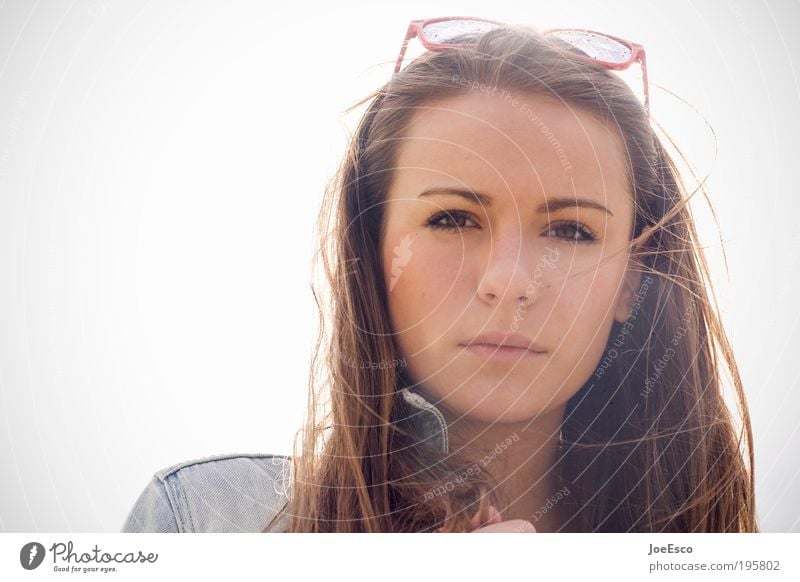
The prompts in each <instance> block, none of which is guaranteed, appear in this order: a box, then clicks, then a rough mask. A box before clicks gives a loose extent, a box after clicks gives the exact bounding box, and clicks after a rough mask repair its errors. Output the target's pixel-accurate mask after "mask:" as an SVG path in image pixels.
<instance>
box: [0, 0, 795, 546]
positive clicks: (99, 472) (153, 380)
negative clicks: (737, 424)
mask: <svg viewBox="0 0 800 582" xmlns="http://www.w3.org/2000/svg"><path fill="white" fill-rule="evenodd" d="M319 6H320V7H323V6H324V8H325V12H316V11H315V10H313V9H312V8H311V7H310V5H308V4H307V3H300V2H292V3H287V4H286V5H284V6H275V5H274V3H268V2H227V1H226V2H218V3H211V2H189V1H187V2H166V1H165V2H152V1H151V2H144V1H142V2H115V1H102V0H94V1H91V0H78V1H64V2H60V1H52V2H32V1H22V0H18V1H6V2H2V3H0V282H2V283H1V284H0V471H1V472H0V484H2V491H0V531H4V532H24V531H30V532H35V531H42V532H43V531H73V532H90V531H108V532H113V531H118V530H119V528H120V527H121V525H122V522H123V520H124V518H125V516H126V514H127V511H128V510H129V508H130V506H131V505H132V504H133V502H134V500H135V499H136V497H137V496H138V494H139V492H140V491H141V489H142V488H143V487H144V485H145V484H146V483H147V481H148V480H149V478H150V476H151V475H152V473H153V472H154V471H155V470H157V469H160V468H162V467H165V466H167V465H170V464H173V463H176V462H179V461H183V460H187V459H191V458H195V457H199V456H205V455H210V454H216V453H227V452H271V453H290V452H291V443H292V439H293V436H294V432H295V431H296V430H297V429H298V428H299V427H300V424H301V422H302V419H303V415H304V412H305V399H306V386H307V371H308V361H309V356H310V349H311V344H312V339H313V335H312V332H313V329H314V325H315V323H314V322H315V313H314V304H313V299H312V296H311V291H310V281H311V276H312V273H311V255H312V252H313V251H312V249H313V246H312V244H313V238H312V229H313V226H314V220H315V218H316V213H317V211H318V208H319V203H320V200H321V195H322V192H323V189H324V187H325V185H326V182H327V180H328V179H329V178H330V177H331V175H332V173H333V171H334V169H335V167H336V164H337V162H338V161H339V158H340V156H341V154H342V152H343V148H344V144H345V138H346V136H347V130H348V128H352V127H353V126H354V124H355V121H356V116H355V115H350V116H345V115H344V114H343V111H344V110H345V109H346V108H347V107H348V106H349V105H351V104H352V103H354V102H355V101H356V100H358V99H360V98H361V97H363V96H365V95H366V94H367V93H368V92H369V91H371V90H373V89H375V88H377V87H378V86H379V85H380V84H381V83H382V82H383V81H385V80H386V79H387V78H388V76H389V75H390V74H391V71H392V65H393V62H394V59H395V57H396V55H397V51H398V49H399V46H400V43H401V41H402V38H403V35H404V33H405V31H406V26H407V24H408V21H409V20H410V19H412V18H422V17H432V16H444V15H457V14H462V15H474V16H483V17H488V18H495V19H498V20H504V21H508V22H519V23H527V24H530V25H533V26H535V27H537V28H540V29H543V28H548V27H557V26H565V27H567V26H568V27H586V28H593V29H597V30H602V31H606V32H610V33H612V34H617V35H619V36H622V37H625V38H629V39H631V40H634V41H637V42H640V43H642V44H644V45H645V47H646V49H647V54H648V65H649V69H648V70H649V75H650V79H651V82H652V83H653V87H652V88H651V102H652V108H653V115H654V118H655V119H656V120H657V121H659V122H660V123H661V124H662V125H663V126H664V127H665V128H666V129H667V131H669V132H670V134H671V135H672V136H673V137H674V138H675V139H676V140H677V142H678V143H679V145H680V146H681V148H683V149H684V151H685V152H686V154H687V155H688V156H690V158H691V159H692V161H693V163H694V164H695V166H696V168H697V170H698V172H699V173H700V175H701V176H704V175H706V174H710V177H709V186H710V194H711V197H712V201H713V204H714V206H715V208H716V211H717V216H718V219H719V222H720V226H721V236H722V240H723V241H724V243H725V251H726V253H727V267H728V270H727V272H726V270H725V264H724V262H723V255H722V252H721V247H720V240H719V238H720V233H718V232H717V231H716V230H715V226H714V224H713V222H711V221H710V220H709V214H708V212H707V211H704V207H703V206H702V205H699V206H698V207H697V212H698V220H699V222H700V230H701V235H702V237H703V240H704V241H705V242H706V243H707V244H708V245H709V248H708V253H709V257H710V259H711V262H712V266H713V268H714V269H715V277H716V281H717V291H718V293H719V299H720V304H721V307H722V309H723V315H724V318H725V324H726V326H727V328H728V330H729V332H730V334H731V337H732V340H733V342H734V348H735V350H736V353H737V356H738V362H739V365H740V367H741V372H742V375H743V380H744V384H745V388H746V390H747V393H748V395H749V401H750V406H751V412H752V415H753V427H754V433H755V442H756V445H757V450H756V454H757V457H756V470H757V482H758V483H757V487H758V511H759V515H760V519H761V525H762V527H763V529H764V530H765V531H773V532H788V531H795V532H798V531H800V462H798V454H797V450H798V449H799V448H800V428H799V427H800V423H798V421H797V413H798V408H800V406H798V404H799V403H800V394H799V393H798V390H800V383H798V369H797V366H796V363H797V360H798V353H800V333H799V332H798V317H800V316H799V315H798V314H799V312H800V310H799V309H798V308H797V306H796V304H795V303H794V302H795V291H796V289H797V288H798V283H800V280H799V279H798V254H800V253H799V251H798V242H800V234H798V232H799V231H798V227H797V224H796V223H797V218H798V211H800V202H798V196H799V195H800V188H798V186H797V180H796V173H797V164H798V162H797V160H798V158H799V157H800V156H799V154H800V147H799V146H800V119H799V117H800V116H799V115H798V111H800V107H799V106H800V83H799V82H798V76H797V68H798V67H797V65H798V62H800V39H799V38H798V36H797V35H796V33H795V32H796V25H797V24H798V23H800V6H798V4H797V3H793V2H772V3H765V2H744V1H743V0H739V1H715V2H699V1H697V2H692V1H687V0H680V1H674V0H673V1H669V2H643V1H642V0H635V1H630V2H613V3H612V2H596V1H587V2H576V1H574V0H569V1H562V2H505V1H498V0H495V1H494V2H490V3H486V2H472V1H459V2H445V1H442V2H431V1H426V2H403V3H399V2H397V3H393V4H388V3H387V4H386V5H381V4H379V3H377V2H374V1H373V2H336V9H335V12H333V9H332V5H331V4H327V5H323V4H319ZM418 52H419V48H418V45H414V48H413V49H411V52H410V56H412V57H413V56H414V55H415V54H418ZM638 74H639V73H638V71H636V72H635V73H632V75H633V76H631V77H630V78H631V79H632V80H631V84H632V86H633V87H634V89H635V90H636V91H640V90H641V88H640V85H639V84H637V83H636V82H637V81H638V79H639V77H638V76H637V75H638ZM655 85H661V86H664V87H667V88H669V90H670V91H673V92H675V93H677V94H678V95H680V96H681V98H683V99H685V100H686V101H687V102H689V103H691V104H692V107H694V108H696V109H697V112H695V111H693V110H692V108H690V107H688V106H686V105H685V104H682V103H681V102H680V101H679V100H676V99H675V98H674V97H671V96H669V95H668V94H667V93H665V92H664V91H662V90H659V89H658V88H657V87H656V86H655ZM706 121H707V122H708V123H709V124H710V125H711V126H712V127H713V128H714V131H715V132H716V135H717V140H718V148H719V151H718V154H717V156H716V157H715V155H714V140H713V139H712V137H711V133H710V132H709V130H708V127H707V126H706Z"/></svg>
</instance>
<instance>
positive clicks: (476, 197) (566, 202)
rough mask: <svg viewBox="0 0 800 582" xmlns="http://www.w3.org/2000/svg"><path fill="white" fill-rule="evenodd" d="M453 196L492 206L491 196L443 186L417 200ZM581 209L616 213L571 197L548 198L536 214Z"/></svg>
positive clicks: (583, 199)
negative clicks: (574, 208) (565, 209)
mask: <svg viewBox="0 0 800 582" xmlns="http://www.w3.org/2000/svg"><path fill="white" fill-rule="evenodd" d="M436 194H439V195H442V194H444V195H448V194H449V195H453V196H461V197H462V198H464V199H466V200H468V201H470V202H472V203H474V204H480V205H481V206H485V207H487V208H488V207H489V206H491V205H492V198H491V196H487V195H486V194H482V193H480V192H475V191H474V190H467V189H464V188H450V187H443V186H434V187H433V188H428V189H427V190H425V191H424V192H422V194H420V195H419V196H417V198H422V197H423V196H433V195H436ZM578 206H579V207H581V208H593V209H595V210H600V211H602V212H606V213H608V214H610V215H611V216H614V213H613V212H611V211H610V210H609V209H608V208H606V207H605V206H603V205H602V204H600V203H599V202H595V201H594V200H589V199H588V198H571V197H556V198H548V199H547V200H546V201H545V202H543V203H541V204H540V205H539V206H537V207H536V212H538V213H539V214H545V213H547V212H555V211H557V210H561V209H562V208H572V207H578Z"/></svg>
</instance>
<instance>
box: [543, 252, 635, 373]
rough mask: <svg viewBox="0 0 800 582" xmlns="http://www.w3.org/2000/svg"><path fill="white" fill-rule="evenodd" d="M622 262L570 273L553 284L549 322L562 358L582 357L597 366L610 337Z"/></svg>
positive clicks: (588, 363)
mask: <svg viewBox="0 0 800 582" xmlns="http://www.w3.org/2000/svg"><path fill="white" fill-rule="evenodd" d="M623 272H624V271H623V269H622V267H621V266H620V265H616V264H615V265H605V266H604V267H603V268H601V269H587V270H585V271H584V272H579V273H577V274H572V275H570V276H569V277H568V278H567V279H566V280H565V281H563V283H561V282H559V285H554V288H553V289H551V291H552V292H553V294H554V296H553V307H552V316H551V318H550V321H551V322H552V324H553V326H554V327H550V325H549V324H548V327H549V328H550V329H553V330H554V331H555V332H556V334H554V335H556V336H558V337H557V339H556V344H558V345H560V347H559V350H558V351H559V352H561V354H560V355H561V356H562V357H568V358H569V359H570V364H574V365H578V363H579V362H580V361H582V360H585V361H586V365H587V366H589V367H594V366H595V364H596V360H597V359H598V358H599V357H600V355H601V354H602V351H603V349H604V347H605V345H606V342H607V340H608V334H609V333H610V331H611V326H612V324H613V319H614V307H615V305H616V299H617V292H618V287H619V283H620V280H621V278H622V276H623Z"/></svg>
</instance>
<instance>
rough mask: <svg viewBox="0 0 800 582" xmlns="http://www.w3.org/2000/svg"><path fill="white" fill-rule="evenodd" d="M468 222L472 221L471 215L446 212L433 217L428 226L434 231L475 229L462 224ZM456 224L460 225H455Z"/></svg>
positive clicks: (453, 211)
mask: <svg viewBox="0 0 800 582" xmlns="http://www.w3.org/2000/svg"><path fill="white" fill-rule="evenodd" d="M466 220H472V218H471V216H470V214H469V213H467V212H461V211H460V210H445V211H443V212H438V213H436V214H434V215H433V216H431V217H430V219H428V223H427V224H428V227H429V228H432V229H434V230H458V231H460V230H461V229H462V228H474V227H470V226H466V225H464V224H461V223H462V222H464V221H466ZM454 222H456V223H458V224H453V223H454ZM473 222H474V221H473ZM475 226H477V224H476V225H475Z"/></svg>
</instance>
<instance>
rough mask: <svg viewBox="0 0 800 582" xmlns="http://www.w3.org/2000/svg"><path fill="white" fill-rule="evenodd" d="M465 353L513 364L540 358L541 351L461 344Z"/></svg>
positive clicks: (481, 344) (491, 345)
mask: <svg viewBox="0 0 800 582" xmlns="http://www.w3.org/2000/svg"><path fill="white" fill-rule="evenodd" d="M462 345H463V347H464V349H465V351H466V352H467V353H469V354H471V355H474V356H477V357H479V358H482V359H485V360H495V361H502V362H515V361H518V360H520V359H523V358H532V357H534V356H541V355H543V354H544V352H542V351H536V350H533V349H530V348H523V347H518V346H504V345H499V344H486V343H471V344H462Z"/></svg>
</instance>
